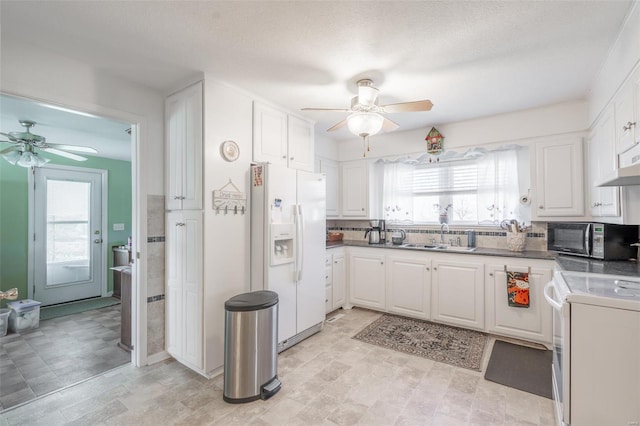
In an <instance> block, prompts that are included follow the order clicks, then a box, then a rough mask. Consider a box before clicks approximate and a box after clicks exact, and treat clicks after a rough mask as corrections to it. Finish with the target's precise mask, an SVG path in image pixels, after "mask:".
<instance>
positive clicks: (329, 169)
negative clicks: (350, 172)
mask: <svg viewBox="0 0 640 426" xmlns="http://www.w3.org/2000/svg"><path fill="white" fill-rule="evenodd" d="M318 162H319V166H318V168H317V171H318V172H319V173H324V174H325V175H326V176H327V180H326V183H327V217H328V218H332V217H338V216H339V215H340V210H339V207H338V200H339V194H340V191H339V186H338V183H339V176H340V170H339V168H338V163H337V162H336V161H333V160H328V159H325V158H321V159H319V160H318Z"/></svg>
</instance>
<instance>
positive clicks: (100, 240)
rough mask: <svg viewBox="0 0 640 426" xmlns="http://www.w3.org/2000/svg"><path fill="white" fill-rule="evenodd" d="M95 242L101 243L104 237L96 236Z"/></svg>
mask: <svg viewBox="0 0 640 426" xmlns="http://www.w3.org/2000/svg"><path fill="white" fill-rule="evenodd" d="M93 242H94V243H96V244H100V243H101V242H102V238H96V239H95V240H93Z"/></svg>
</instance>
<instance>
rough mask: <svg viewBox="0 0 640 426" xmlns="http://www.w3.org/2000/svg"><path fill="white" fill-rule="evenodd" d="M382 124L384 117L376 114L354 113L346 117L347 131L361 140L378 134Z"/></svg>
mask: <svg viewBox="0 0 640 426" xmlns="http://www.w3.org/2000/svg"><path fill="white" fill-rule="evenodd" d="M383 122H384V117H383V116H381V115H380V114H378V113H376V112H354V113H353V114H351V115H350V116H349V117H347V125H348V126H349V131H350V132H351V133H353V134H354V135H356V136H360V137H362V138H364V137H367V136H372V135H375V134H376V133H378V132H379V131H380V130H381V129H382V123H383Z"/></svg>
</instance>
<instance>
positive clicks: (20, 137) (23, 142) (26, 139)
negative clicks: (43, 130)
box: [0, 120, 98, 167]
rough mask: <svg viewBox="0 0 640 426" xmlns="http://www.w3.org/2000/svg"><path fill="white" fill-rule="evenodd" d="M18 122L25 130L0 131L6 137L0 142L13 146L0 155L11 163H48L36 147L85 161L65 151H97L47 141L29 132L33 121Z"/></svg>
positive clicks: (38, 164)
mask: <svg viewBox="0 0 640 426" xmlns="http://www.w3.org/2000/svg"><path fill="white" fill-rule="evenodd" d="M19 123H20V125H21V126H23V127H24V128H25V129H26V131H24V132H9V133H2V132H0V135H2V136H4V137H5V138H7V140H6V141H3V140H0V142H8V143H10V144H13V146H10V147H9V148H6V149H3V150H2V151H0V155H2V157H3V158H4V159H5V160H7V161H8V162H9V163H11V164H17V165H18V166H22V167H32V166H33V167H39V166H43V165H45V164H46V163H48V162H49V161H50V160H49V159H48V158H44V157H40V156H39V155H38V153H37V152H36V151H35V150H36V149H39V150H42V151H45V152H48V153H50V154H55V155H60V156H61V157H66V158H69V159H71V160H76V161H86V160H87V158H86V157H82V156H81V155H77V154H74V153H71V152H67V151H76V152H82V153H87V154H97V153H98V151H96V150H95V149H93V148H91V147H88V146H77V145H63V144H53V143H48V142H47V140H46V138H45V137H44V136H40V135H36V134H34V133H31V128H32V127H33V126H35V125H36V123H35V121H31V120H19Z"/></svg>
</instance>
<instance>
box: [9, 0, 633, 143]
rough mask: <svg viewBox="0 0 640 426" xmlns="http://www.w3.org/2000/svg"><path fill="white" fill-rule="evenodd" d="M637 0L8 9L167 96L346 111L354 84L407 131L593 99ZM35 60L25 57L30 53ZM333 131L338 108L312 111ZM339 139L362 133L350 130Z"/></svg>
mask: <svg viewBox="0 0 640 426" xmlns="http://www.w3.org/2000/svg"><path fill="white" fill-rule="evenodd" d="M630 5H631V2H630V1H490V2H483V1H472V2H462V1H392V2H384V1H375V2H373V1H371V2H365V1H341V2H332V1H294V2H273V1H258V2H249V1H233V2H217V1H201V2H191V1H168V2H159V1H158V2H143V1H141V2H127V1H125V2H120V1H107V2H101V1H85V2H81V1H77V2H60V1H44V2H32V1H21V2H7V1H2V2H1V3H0V14H1V24H2V28H1V31H2V33H1V35H2V43H10V42H11V41H12V40H21V41H22V42H26V43H30V44H33V45H36V46H39V47H41V48H44V49H47V50H50V51H55V52H58V53H60V54H62V55H65V56H69V57H72V58H75V59H78V60H81V61H83V62H87V63H91V64H94V65H95V66H97V67H99V68H100V69H102V70H104V71H108V72H111V73H113V74H116V75H118V76H121V77H124V78H126V79H129V80H133V81H136V82H138V83H141V84H144V85H148V86H151V87H153V88H156V89H158V90H162V91H166V90H168V89H169V88H171V87H173V86H174V85H175V84H176V82H178V81H181V80H182V79H184V78H185V77H186V76H189V75H192V74H193V73H194V72H196V71H206V72H211V73H212V74H214V75H215V76H216V77H218V78H219V79H221V80H225V81H228V82H230V83H233V84H235V85H237V86H239V87H242V88H244V89H245V90H247V91H250V92H253V93H256V94H257V95H259V96H262V97H264V98H266V99H269V100H271V101H272V102H275V103H277V104H280V105H282V106H284V107H286V108H288V109H291V110H294V111H297V110H299V109H300V108H302V107H336V108H344V107H347V106H348V105H349V101H350V98H351V97H352V96H353V95H354V94H355V81H356V80H357V79H359V78H361V77H369V78H372V79H373V80H374V83H375V84H376V86H377V87H378V88H379V89H380V90H381V103H394V102H402V101H410V100H417V99H430V100H432V102H433V103H434V108H433V110H432V111H431V112H419V113H403V114H393V115H391V116H390V118H392V119H393V120H394V121H396V122H398V123H399V124H400V125H401V130H407V129H411V128H418V127H427V126H430V125H433V124H438V123H445V122H453V121H459V120H465V119H471V118H476V117H481V116H486V115H491V114H496V113H502V112H507V111H515V110H521V109H526V108H532V107H538V106H542V105H546V104H551V103H557V102H562V101H567V100H574V99H580V98H584V97H586V95H587V92H588V89H589V86H590V84H591V83H592V81H593V79H594V78H595V76H596V75H597V73H598V70H599V68H600V66H601V64H602V62H603V61H604V59H605V58H606V55H607V52H608V49H609V48H610V47H611V45H612V43H613V42H614V41H615V38H616V36H617V34H618V31H619V29H620V27H621V25H622V24H623V22H624V18H625V16H626V14H627V12H628V10H629V7H630ZM26 54H29V53H28V52H25V55H26ZM304 115H306V116H307V117H310V118H312V119H314V120H316V121H317V122H318V127H319V128H320V129H326V128H328V127H330V126H331V125H332V124H334V123H335V122H337V121H339V120H341V119H342V118H344V115H343V114H341V113H321V112H304ZM332 136H335V137H336V138H344V137H353V136H351V135H349V133H348V131H347V130H346V129H342V130H340V131H339V132H336V133H335V134H332Z"/></svg>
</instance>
